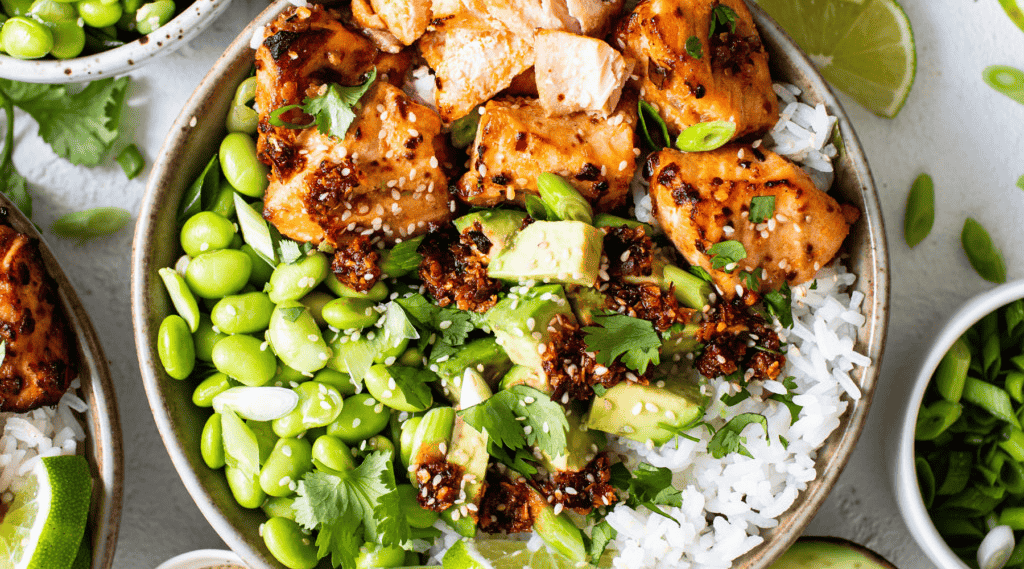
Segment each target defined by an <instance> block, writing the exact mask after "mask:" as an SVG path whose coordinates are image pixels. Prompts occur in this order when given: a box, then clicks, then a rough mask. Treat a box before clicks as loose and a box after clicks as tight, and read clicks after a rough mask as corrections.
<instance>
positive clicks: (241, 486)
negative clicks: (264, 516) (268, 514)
mask: <svg viewBox="0 0 1024 569" xmlns="http://www.w3.org/2000/svg"><path fill="white" fill-rule="evenodd" d="M224 476H225V477H226V478H227V479H228V488H231V495H232V496H234V497H235V501H236V502H238V505H239V506H242V507H243V508H247V509H250V510H253V509H256V508H259V507H260V505H261V504H263V501H264V500H266V499H267V494H266V493H265V492H264V491H263V488H260V482H259V474H252V475H250V474H246V473H245V472H243V471H242V470H241V469H239V468H235V467H233V466H231V465H230V464H229V465H227V466H225V467H224Z"/></svg>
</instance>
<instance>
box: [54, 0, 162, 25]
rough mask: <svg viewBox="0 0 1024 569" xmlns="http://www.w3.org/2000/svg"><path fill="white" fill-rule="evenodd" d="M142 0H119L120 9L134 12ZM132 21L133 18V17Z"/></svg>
mask: <svg viewBox="0 0 1024 569" xmlns="http://www.w3.org/2000/svg"><path fill="white" fill-rule="evenodd" d="M60 1H61V2H68V1H69V0H60ZM70 1H77V0H70ZM142 3H143V0H121V9H122V10H124V11H125V12H128V13H130V14H135V11H136V10H138V9H139V7H140V6H142ZM133 21H134V18H133Z"/></svg>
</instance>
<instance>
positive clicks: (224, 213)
mask: <svg viewBox="0 0 1024 569" xmlns="http://www.w3.org/2000/svg"><path fill="white" fill-rule="evenodd" d="M207 210H208V211H211V212H213V213H216V214H217V215H219V216H221V217H223V218H224V219H232V218H233V217H235V189H234V188H232V187H231V184H229V183H228V182H227V180H225V181H224V182H222V183H221V185H220V189H219V190H218V191H217V197H215V198H213V202H212V203H211V204H210V207H209V208H207Z"/></svg>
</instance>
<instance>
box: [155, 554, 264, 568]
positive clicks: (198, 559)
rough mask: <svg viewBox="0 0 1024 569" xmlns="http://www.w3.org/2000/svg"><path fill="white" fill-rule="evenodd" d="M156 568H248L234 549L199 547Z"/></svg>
mask: <svg viewBox="0 0 1024 569" xmlns="http://www.w3.org/2000/svg"><path fill="white" fill-rule="evenodd" d="M156 569H246V567H245V566H244V565H243V564H242V559H241V558H240V557H239V556H238V555H237V554H235V553H234V552H233V551H224V550H222V549H197V550H196V551H189V552H188V553H182V554H181V555H178V556H175V557H173V558H171V559H168V560H167V561H164V562H163V563H161V564H160V565H158V566H157V568H156Z"/></svg>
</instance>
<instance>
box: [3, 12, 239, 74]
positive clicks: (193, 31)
mask: <svg viewBox="0 0 1024 569" xmlns="http://www.w3.org/2000/svg"><path fill="white" fill-rule="evenodd" d="M178 1H179V2H180V1H181V0H178ZM230 3H231V0H195V2H193V3H192V5H190V6H189V7H187V8H185V10H184V11H182V12H181V13H180V14H178V15H177V16H175V17H174V19H173V20H171V21H170V22H167V23H166V24H165V25H163V26H161V27H160V28H159V29H157V30H156V31H154V32H153V33H151V34H149V35H147V36H143V37H141V38H139V39H137V40H135V41H133V42H131V43H127V44H125V45H123V46H121V47H117V48H114V49H109V50H107V51H104V52H101V53H97V54H93V55H86V56H82V57H76V58H73V59H60V60H59V59H32V60H23V59H16V58H14V57H10V56H8V55H0V77H2V78H4V79H15V80H18V81H27V82H29V83H80V82H83V81H93V80H95V79H103V78H104V77H110V76H113V75H118V74H120V73H125V72H128V71H131V70H133V69H135V68H136V67H138V66H140V65H143V64H145V63H147V62H149V61H150V60H152V59H154V58H155V57H157V56H160V55H166V54H168V53H171V52H172V51H174V50H176V49H178V48H179V47H181V46H182V45H184V44H185V43H187V42H188V41H189V40H191V39H192V38H194V37H196V36H197V35H199V32H201V31H203V30H204V29H206V27H207V26H209V25H210V24H211V23H212V22H213V21H214V20H215V19H217V16H219V15H220V14H221V12H223V11H224V10H226V9H227V7H228V4H230Z"/></svg>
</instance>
